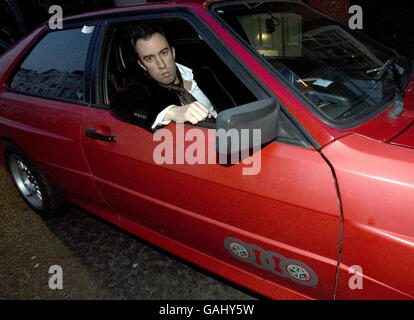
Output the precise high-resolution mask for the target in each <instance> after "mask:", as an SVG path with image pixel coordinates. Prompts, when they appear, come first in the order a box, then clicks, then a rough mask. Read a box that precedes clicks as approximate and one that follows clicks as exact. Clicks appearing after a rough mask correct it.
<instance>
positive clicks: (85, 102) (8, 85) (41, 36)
mask: <svg viewBox="0 0 414 320" xmlns="http://www.w3.org/2000/svg"><path fill="white" fill-rule="evenodd" d="M98 24H99V20H90V21H82V22H76V23H68V24H66V25H65V26H64V28H63V29H57V30H52V29H50V28H48V27H47V26H45V28H44V30H43V31H42V32H41V33H40V34H39V36H38V37H37V38H36V40H35V41H34V42H33V43H32V44H31V45H30V46H29V47H27V48H26V49H25V51H24V53H23V55H22V56H21V57H20V58H19V61H18V63H17V64H16V65H15V66H14V68H13V70H12V72H11V73H10V75H9V77H8V79H7V82H6V86H5V89H6V91H7V92H11V93H16V94H20V95H25V96H31V97H36V98H41V99H47V100H52V101H59V102H64V103H71V104H76V105H81V106H89V104H90V90H89V88H90V85H89V83H90V80H89V78H90V55H91V50H92V49H93V47H94V43H95V38H96V35H97V31H98V30H97V26H98ZM85 25H89V26H90V25H94V26H95V28H94V31H93V34H92V36H91V39H90V41H89V45H88V48H87V51H86V57H85V67H84V72H83V85H82V87H83V99H82V100H72V99H65V98H63V97H52V96H48V95H45V94H36V93H27V92H25V91H22V90H18V89H15V88H12V87H11V83H12V81H13V79H14V77H15V76H16V74H17V72H18V71H19V70H20V68H21V65H22V64H23V63H24V62H25V61H26V59H27V57H28V56H29V55H30V54H31V53H32V52H33V50H35V48H36V47H37V45H38V44H39V43H40V42H41V41H42V40H43V39H44V38H45V37H46V36H47V35H49V34H50V33H52V32H60V31H65V30H70V29H81V28H82V27H83V26H85ZM47 91H48V90H46V92H47Z"/></svg>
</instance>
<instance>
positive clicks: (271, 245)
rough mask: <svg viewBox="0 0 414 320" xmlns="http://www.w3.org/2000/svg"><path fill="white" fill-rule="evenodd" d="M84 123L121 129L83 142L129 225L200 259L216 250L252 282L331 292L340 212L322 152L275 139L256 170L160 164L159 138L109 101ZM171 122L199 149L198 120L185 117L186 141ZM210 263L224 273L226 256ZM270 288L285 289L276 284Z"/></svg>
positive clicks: (208, 143) (318, 294)
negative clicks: (116, 114) (113, 111)
mask: <svg viewBox="0 0 414 320" xmlns="http://www.w3.org/2000/svg"><path fill="white" fill-rule="evenodd" d="M178 127H179V126H178ZM84 129H85V130H86V129H97V131H98V133H101V134H104V135H107V136H115V137H116V141H114V142H106V141H101V140H98V139H93V138H90V137H87V136H86V135H85V137H84V149H85V153H86V156H87V159H88V161H89V164H90V167H91V170H92V172H93V174H94V177H95V180H96V182H97V185H98V187H99V189H100V191H101V192H102V194H103V195H104V197H105V199H106V201H107V202H109V203H110V205H111V206H112V207H113V209H114V210H115V211H116V212H118V213H119V214H120V216H121V221H120V225H121V227H123V228H125V229H127V230H130V231H132V232H134V233H136V234H138V235H140V236H142V237H144V238H146V239H148V240H152V241H154V239H155V238H154V237H153V233H152V232H155V233H157V234H159V235H162V236H164V237H166V238H168V239H171V240H174V241H175V242H178V243H180V244H182V245H184V246H187V247H190V248H193V249H195V250H196V252H197V255H198V257H197V256H191V257H190V256H186V255H185V254H183V256H184V257H185V258H187V259H190V260H192V261H194V262H196V263H200V259H201V260H202V258H201V257H202V256H203V255H208V256H210V257H214V258H215V259H218V261H220V262H222V263H225V264H226V265H231V266H232V267H234V268H232V271H233V277H235V278H236V279H237V280H238V281H241V282H243V283H244V285H247V286H249V287H251V288H252V289H253V290H254V289H255V286H258V285H265V283H267V282H268V281H270V282H271V283H274V284H276V285H280V286H283V287H287V288H290V289H292V290H294V291H296V292H299V293H302V294H304V295H306V296H309V297H313V298H322V299H323V298H332V296H333V291H334V285H335V275H336V265H337V257H338V244H339V225H340V221H339V220H340V219H339V212H338V198H337V195H336V189H335V185H334V180H333V178H332V173H331V169H330V167H329V166H328V165H327V164H326V162H325V161H324V159H323V158H322V157H321V155H320V154H319V152H317V151H316V150H313V149H311V148H304V147H298V146H293V145H287V144H282V143H271V144H270V145H268V146H267V147H266V148H264V149H263V150H262V151H261V163H260V171H259V172H258V174H256V175H244V174H243V170H244V169H246V168H249V167H250V168H251V167H252V166H245V165H243V164H242V163H241V164H237V165H232V166H223V165H220V164H193V165H190V164H188V163H187V164H179V163H176V164H163V165H159V164H157V163H156V162H155V161H154V157H156V156H155V153H156V151H155V150H157V148H159V147H160V143H161V142H160V141H154V135H153V134H151V133H149V132H147V131H145V130H144V129H141V128H139V127H136V126H133V125H130V124H127V123H124V122H121V121H119V120H116V119H114V118H113V117H112V116H111V115H110V113H109V112H108V111H106V110H99V109H91V110H90V111H89V112H88V114H87V117H86V122H85V128H84ZM164 130H169V132H171V136H170V137H171V138H172V139H173V140H174V142H176V141H178V143H181V142H179V141H182V143H183V146H184V150H189V148H191V145H192V144H193V142H189V141H186V142H185V143H184V140H183V138H184V135H185V134H188V135H191V134H193V132H192V130H194V127H192V126H184V128H183V126H181V129H179V130H181V133H180V132H179V137H178V140H176V138H177V133H176V125H175V124H170V125H169V126H167V128H166V129H164ZM197 130H198V135H199V136H200V137H201V139H203V140H200V141H202V143H204V142H205V149H203V150H204V151H205V155H208V152H211V151H212V150H213V151H214V148H215V145H214V143H215V142H214V141H215V140H214V139H211V138H210V139H208V136H209V134H210V135H211V136H210V137H213V138H214V131H215V130H211V129H210V130H208V129H206V128H197ZM209 131H210V132H209ZM203 136H204V138H203ZM172 150H173V158H174V159H175V160H174V161H176V160H177V159H180V157H181V159H184V154H183V152H181V151H179V152H178V153H177V151H176V146H174V148H173V149H172ZM154 152H155V153H154ZM177 157H178V158H177ZM212 158H215V154H214V156H213V157H212ZM206 159H207V157H206ZM257 161H258V160H257ZM255 165H258V164H257V163H256V164H255ZM164 243H165V241H164ZM159 244H160V245H161V246H162V241H159ZM168 248H169V249H171V248H170V247H168ZM175 249H176V248H175ZM175 249H172V250H173V251H174V250H175ZM177 250H178V249H177ZM175 253H177V252H175ZM245 255H246V256H248V257H247V258H246V257H245ZM201 264H202V265H203V263H201ZM203 266H204V267H208V268H211V269H212V270H213V271H214V272H219V273H220V268H218V267H219V265H218V264H216V265H213V264H210V265H208V266H206V265H203ZM244 271H247V272H249V273H251V274H254V275H256V276H258V277H259V278H258V279H260V280H262V281H263V283H260V281H259V282H257V279H255V280H256V281H253V278H252V279H250V278H249V277H246V276H245V272H244ZM223 275H226V276H229V275H228V274H223ZM269 295H273V297H278V295H277V292H276V291H275V290H274V289H273V291H270V292H269ZM279 297H282V296H279ZM292 297H293V296H292Z"/></svg>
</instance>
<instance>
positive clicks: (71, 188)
mask: <svg viewBox="0 0 414 320" xmlns="http://www.w3.org/2000/svg"><path fill="white" fill-rule="evenodd" d="M92 35H93V34H92V32H89V31H87V32H85V28H84V26H83V25H82V24H81V25H79V24H78V25H69V26H67V27H65V29H62V30H57V31H52V30H48V31H46V32H44V33H43V34H42V35H41V36H40V38H39V39H38V40H37V41H36V42H35V45H34V46H33V47H32V48H31V49H30V52H29V53H25V56H24V58H23V59H22V60H21V61H20V62H19V64H18V65H17V66H16V68H15V70H14V71H13V73H12V75H11V77H10V78H9V81H8V83H7V88H6V91H5V92H4V93H3V95H2V100H3V102H4V105H3V107H2V116H3V117H4V118H3V121H5V125H7V126H8V127H9V130H8V133H9V136H8V138H9V139H10V140H12V141H13V142H14V143H15V144H17V145H18V146H19V147H20V148H22V149H23V151H24V152H25V153H26V154H27V155H28V156H29V157H30V158H32V159H33V160H34V161H35V162H36V164H37V165H38V166H39V168H40V169H41V171H42V172H43V173H44V175H45V176H46V177H47V178H48V179H49V180H50V181H51V183H52V184H53V185H54V186H55V187H56V188H57V189H58V190H59V191H60V192H61V193H62V194H63V195H64V196H65V197H66V198H68V199H69V200H71V201H73V202H75V203H77V204H81V205H83V206H89V207H99V208H105V207H106V203H105V201H104V200H103V199H102V197H101V196H100V194H99V192H98V190H97V189H96V186H95V184H94V182H93V180H92V178H91V174H90V171H89V168H88V164H87V162H86V159H85V157H84V155H83V150H82V147H81V143H80V130H81V126H82V122H83V118H84V116H85V114H86V112H87V103H86V101H87V97H86V94H85V92H87V90H85V88H84V81H83V79H84V74H85V70H86V69H85V67H86V65H87V64H86V61H87V54H88V48H89V45H90V43H91V39H92ZM6 119H7V120H6Z"/></svg>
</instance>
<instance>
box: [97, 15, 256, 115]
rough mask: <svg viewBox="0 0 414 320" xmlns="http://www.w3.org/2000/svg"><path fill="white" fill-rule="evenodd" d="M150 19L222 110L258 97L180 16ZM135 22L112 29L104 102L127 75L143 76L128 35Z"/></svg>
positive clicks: (200, 85) (124, 80)
mask: <svg viewBox="0 0 414 320" xmlns="http://www.w3.org/2000/svg"><path fill="white" fill-rule="evenodd" d="M147 22H148V21H147ZM150 23H151V24H155V25H159V26H161V27H162V28H163V30H165V32H166V34H167V36H168V39H169V41H170V42H171V45H172V46H173V47H174V48H175V51H176V62H177V63H179V64H182V65H185V66H187V67H189V68H190V69H192V70H194V73H195V78H196V79H197V83H198V85H199V87H200V88H201V90H203V91H206V94H207V93H208V94H209V99H210V100H211V102H212V103H213V104H214V105H215V106H216V107H217V109H219V110H224V109H228V108H232V107H235V106H237V105H242V104H245V103H249V102H253V101H255V100H257V98H256V96H255V95H254V94H253V93H252V92H251V91H250V90H249V88H247V87H246V86H245V85H244V84H243V82H242V81H240V80H239V79H238V78H237V77H236V76H235V74H234V72H232V71H231V70H230V68H229V67H228V66H227V65H226V64H225V63H224V62H223V61H222V60H221V59H220V57H219V56H218V55H217V54H216V53H215V52H214V51H213V49H212V48H211V47H210V46H209V45H208V44H206V42H205V41H204V40H203V39H202V37H201V36H200V35H199V34H198V33H197V31H196V30H195V29H194V28H193V27H192V26H191V25H190V24H189V23H188V22H186V21H185V20H182V19H160V20H157V19H154V20H150ZM138 24H139V22H135V23H127V24H120V25H118V26H117V27H116V28H114V29H113V31H112V34H111V36H110V37H112V42H111V45H110V48H109V50H108V54H109V57H108V59H107V65H106V70H107V72H106V77H105V79H104V81H105V83H104V88H105V89H106V90H104V91H105V97H104V101H105V104H108V103H109V101H110V99H111V96H112V95H113V94H114V93H115V92H117V91H118V90H119V89H120V88H121V87H122V86H123V85H125V83H126V82H128V79H129V78H131V77H133V78H134V79H137V78H140V77H146V74H145V72H144V71H143V70H142V69H141V68H140V67H139V65H138V63H137V55H136V53H135V52H134V50H133V48H132V46H131V41H130V38H129V34H130V32H131V30H133V29H134V28H135V27H136V26H137V25H138Z"/></svg>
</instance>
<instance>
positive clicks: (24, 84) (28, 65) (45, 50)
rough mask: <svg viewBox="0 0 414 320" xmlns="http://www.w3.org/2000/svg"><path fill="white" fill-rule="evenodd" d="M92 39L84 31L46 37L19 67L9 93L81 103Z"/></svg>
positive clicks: (82, 29) (66, 32)
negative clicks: (12, 91)
mask: <svg viewBox="0 0 414 320" xmlns="http://www.w3.org/2000/svg"><path fill="white" fill-rule="evenodd" d="M89 30H90V29H89ZM91 36H92V33H91V32H89V31H86V32H85V29H84V28H74V29H68V30H60V31H54V32H50V33H48V34H46V35H45V36H44V37H43V38H42V39H41V40H40V41H39V43H37V45H36V46H35V48H34V49H33V50H32V51H31V52H30V53H29V55H28V56H27V57H26V59H25V60H24V61H23V63H22V64H21V65H20V66H19V68H18V70H17V72H16V74H15V75H14V77H13V79H12V81H11V82H10V89H12V90H15V91H19V92H21V93H26V94H29V95H36V96H43V97H48V98H53V99H58V100H69V101H76V102H83V101H84V92H83V90H84V89H83V88H84V79H83V76H84V71H85V61H86V56H87V52H88V47H89V42H90V39H91Z"/></svg>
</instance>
